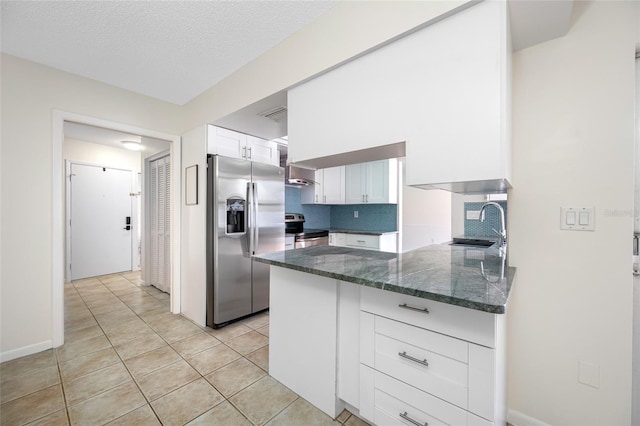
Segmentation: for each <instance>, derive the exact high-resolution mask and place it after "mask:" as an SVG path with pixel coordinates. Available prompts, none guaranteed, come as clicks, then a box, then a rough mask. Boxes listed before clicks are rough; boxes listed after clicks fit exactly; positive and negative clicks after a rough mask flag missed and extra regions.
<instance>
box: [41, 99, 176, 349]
mask: <svg viewBox="0 0 640 426" xmlns="http://www.w3.org/2000/svg"><path fill="white" fill-rule="evenodd" d="M65 122H70V123H77V124H83V125H87V126H94V127H97V128H102V129H111V130H113V131H116V132H124V133H128V134H134V135H140V137H143V138H144V137H146V138H156V139H162V140H165V141H169V142H170V143H169V150H170V153H171V158H172V160H173V161H172V164H171V178H170V179H171V186H172V187H173V188H177V189H179V188H180V180H179V179H180V168H179V165H180V150H181V147H180V145H181V143H180V142H181V141H180V137H179V136H177V135H172V134H168V133H163V132H157V131H154V130H149V129H145V128H140V127H136V126H130V125H127V124H122V123H118V122H113V121H108V120H103V119H98V118H94V117H89V116H84V115H80V114H75V113H69V112H64V111H53V120H52V129H53V134H52V141H53V147H52V148H53V162H52V163H53V164H52V187H53V198H52V213H53V215H52V216H53V223H54V224H55V225H54V227H53V233H52V256H53V270H52V281H53V295H52V334H53V347H58V346H60V345H62V344H64V277H65V207H64V205H65V202H64V200H65V196H64V193H65V179H64V177H65V169H64V162H63V142H64V138H65V131H64V125H65ZM179 200H180V197H179V196H175V197H173V198H172V200H171V207H170V208H171V212H172V217H173V219H174V220H173V223H172V229H171V230H172V232H171V234H170V241H171V254H172V259H173V260H174V261H173V262H172V265H171V266H172V269H171V288H172V290H173V291H172V296H171V299H170V306H171V312H173V313H179V312H180V262H179V259H180V227H179V223H180V202H179ZM143 204H144V203H143ZM143 220H144V219H143Z"/></svg>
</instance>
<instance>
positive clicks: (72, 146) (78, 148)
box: [62, 138, 142, 173]
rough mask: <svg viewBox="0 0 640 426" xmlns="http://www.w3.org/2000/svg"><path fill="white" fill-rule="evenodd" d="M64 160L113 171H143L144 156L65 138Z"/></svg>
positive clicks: (126, 150) (135, 152)
mask: <svg viewBox="0 0 640 426" xmlns="http://www.w3.org/2000/svg"><path fill="white" fill-rule="evenodd" d="M62 158H63V159H64V160H69V161H71V162H80V163H88V164H95V165H100V166H105V167H110V168H113V169H124V170H133V171H134V172H136V173H140V171H141V170H142V168H141V167H142V162H141V158H142V155H141V153H140V152H137V151H130V150H128V149H124V148H115V147H112V146H107V145H100V144H97V143H90V142H85V141H80V140H77V139H71V138H65V139H64V143H63V145H62Z"/></svg>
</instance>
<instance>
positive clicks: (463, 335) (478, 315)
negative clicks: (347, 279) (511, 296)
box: [360, 287, 496, 348]
mask: <svg viewBox="0 0 640 426" xmlns="http://www.w3.org/2000/svg"><path fill="white" fill-rule="evenodd" d="M360 294H361V305H360V306H361V310H363V311H365V312H370V313H372V314H376V315H380V316H383V317H387V318H391V319H394V320H397V321H401V322H404V323H407V324H411V325H415V326H417V327H421V328H425V329H427V330H432V331H435V332H438V333H442V334H446V335H448V336H452V337H455V338H458V339H462V340H466V341H469V342H474V343H477V344H479V345H483V346H487V347H490V348H495V344H496V338H495V336H496V333H495V327H496V325H495V324H496V318H495V315H494V314H490V313H488V312H482V311H476V310H473V309H467V308H463V307H460V306H454V305H449V304H446V303H441V302H435V301H432V300H428V299H422V298H419V297H415V296H409V295H406V294H402V293H395V292H392V291H386V290H379V289H375V288H371V287H362V289H361V293H360ZM411 308H415V309H411ZM424 309H427V311H428V313H427V311H425V310H424Z"/></svg>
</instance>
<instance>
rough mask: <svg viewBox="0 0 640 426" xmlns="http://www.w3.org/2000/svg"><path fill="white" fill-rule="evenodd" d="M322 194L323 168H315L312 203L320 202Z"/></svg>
mask: <svg viewBox="0 0 640 426" xmlns="http://www.w3.org/2000/svg"><path fill="white" fill-rule="evenodd" d="M323 195H324V170H323V169H319V170H316V184H315V185H313V204H322V198H323Z"/></svg>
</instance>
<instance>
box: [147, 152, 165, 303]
mask: <svg viewBox="0 0 640 426" xmlns="http://www.w3.org/2000/svg"><path fill="white" fill-rule="evenodd" d="M150 166H151V176H150V177H151V182H150V183H151V185H150V187H151V188H150V194H149V203H150V206H149V207H150V215H149V216H150V222H151V224H150V225H151V226H150V231H151V265H150V268H149V274H148V275H149V277H150V284H152V285H154V286H155V287H157V288H158V289H160V290H162V291H166V292H167V293H169V292H170V289H171V245H170V238H171V232H170V231H171V214H170V209H171V184H170V181H171V161H170V157H169V156H166V157H162V158H159V159H157V160H154V161H152V162H151V163H150Z"/></svg>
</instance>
